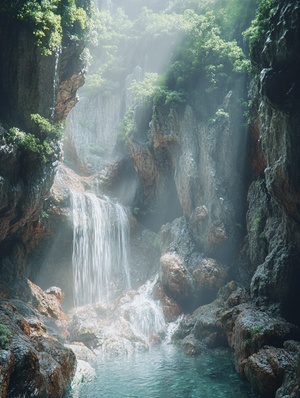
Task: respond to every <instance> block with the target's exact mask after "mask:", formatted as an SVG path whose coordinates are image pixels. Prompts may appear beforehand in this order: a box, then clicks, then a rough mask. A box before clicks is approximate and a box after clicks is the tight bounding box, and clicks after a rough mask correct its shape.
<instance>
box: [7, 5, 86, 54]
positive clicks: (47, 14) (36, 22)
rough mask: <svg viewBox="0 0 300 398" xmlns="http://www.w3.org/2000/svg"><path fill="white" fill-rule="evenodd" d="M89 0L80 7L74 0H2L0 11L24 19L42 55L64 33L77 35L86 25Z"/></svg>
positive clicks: (82, 31)
mask: <svg viewBox="0 0 300 398" xmlns="http://www.w3.org/2000/svg"><path fill="white" fill-rule="evenodd" d="M89 8H90V0H87V1H86V2H85V4H84V6H83V7H80V6H77V5H76V1H75V0H40V1H38V0H27V1H26V0H14V1H8V0H4V3H3V4H2V5H1V6H0V13H2V14H3V13H4V14H7V15H8V16H10V17H12V18H14V19H17V20H20V21H23V22H25V23H26V24H28V25H29V26H30V27H31V29H32V34H33V35H34V36H35V42H36V45H37V46H38V47H40V49H41V54H42V55H50V54H52V52H53V51H55V49H56V48H57V46H58V45H59V43H60V42H61V41H62V38H63V34H66V35H69V36H72V35H73V36H74V35H77V36H78V37H79V38H80V37H81V36H82V35H83V34H84V32H85V30H86V29H87V20H88V17H87V12H86V9H89Z"/></svg>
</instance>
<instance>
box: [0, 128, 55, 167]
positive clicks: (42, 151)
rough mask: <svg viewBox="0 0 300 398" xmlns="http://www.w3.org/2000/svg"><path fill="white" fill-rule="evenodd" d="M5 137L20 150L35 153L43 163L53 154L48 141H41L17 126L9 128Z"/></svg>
mask: <svg viewBox="0 0 300 398" xmlns="http://www.w3.org/2000/svg"><path fill="white" fill-rule="evenodd" d="M5 139H6V142H7V143H9V144H13V145H14V146H16V147H17V148H18V149H20V150H23V151H25V152H32V153H35V154H37V155H38V156H39V157H40V158H41V160H42V162H43V163H46V162H47V161H48V159H49V156H50V155H52V154H53V149H52V147H51V145H50V143H49V142H48V141H46V140H43V141H41V140H40V139H39V138H37V137H35V136H34V135H33V134H31V133H25V132H24V131H21V130H19V129H18V128H17V127H12V128H11V129H9V131H8V132H7V133H6V135H5Z"/></svg>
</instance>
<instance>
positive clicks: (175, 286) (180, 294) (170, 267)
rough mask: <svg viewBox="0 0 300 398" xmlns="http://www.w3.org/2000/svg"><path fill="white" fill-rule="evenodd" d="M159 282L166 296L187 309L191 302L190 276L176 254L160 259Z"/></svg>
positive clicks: (168, 254) (166, 255)
mask: <svg viewBox="0 0 300 398" xmlns="http://www.w3.org/2000/svg"><path fill="white" fill-rule="evenodd" d="M160 261H161V270H160V282H161V284H162V286H163V287H164V289H165V290H166V292H167V294H169V295H170V296H171V297H172V298H174V299H175V300H176V301H177V302H178V303H180V304H181V305H182V306H183V307H187V306H188V305H189V302H190V301H193V300H192V297H193V296H192V295H193V292H192V289H191V286H192V279H191V275H190V273H189V271H188V269H187V267H186V265H185V263H184V261H183V260H182V258H180V256H178V254H176V253H167V254H165V255H163V256H162V257H161V259H160Z"/></svg>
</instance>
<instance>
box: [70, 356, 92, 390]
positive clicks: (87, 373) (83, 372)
mask: <svg viewBox="0 0 300 398" xmlns="http://www.w3.org/2000/svg"><path fill="white" fill-rule="evenodd" d="M95 377H96V371H95V369H94V368H93V367H92V366H91V365H90V364H89V363H88V362H85V361H82V360H81V359H78V360H77V368H76V373H75V376H74V378H73V381H72V388H75V389H76V386H80V384H82V383H89V382H90V381H92V380H93V379H94V378H95Z"/></svg>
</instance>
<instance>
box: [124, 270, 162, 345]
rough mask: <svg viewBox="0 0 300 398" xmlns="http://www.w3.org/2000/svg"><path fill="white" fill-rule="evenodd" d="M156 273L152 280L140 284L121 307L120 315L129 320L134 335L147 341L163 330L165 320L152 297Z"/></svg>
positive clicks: (160, 308)
mask: <svg viewBox="0 0 300 398" xmlns="http://www.w3.org/2000/svg"><path fill="white" fill-rule="evenodd" d="M157 280H158V275H156V277H155V278H154V280H153V281H147V282H146V283H145V284H144V285H142V286H141V287H140V288H139V289H138V291H137V294H136V295H135V296H134V297H133V299H132V301H129V302H128V303H125V304H124V305H123V306H122V307H121V309H120V310H121V313H122V315H123V316H124V317H125V318H126V319H127V320H128V321H129V322H130V324H131V328H132V330H133V332H134V333H135V335H137V336H140V337H141V338H142V339H146V341H147V342H149V341H150V340H151V338H153V337H154V336H155V335H159V334H161V333H163V332H164V330H165V327H166V322H165V318H164V314H163V311H162V307H161V305H160V303H159V301H156V300H154V299H153V298H152V293H153V288H154V286H155V284H156V283H157Z"/></svg>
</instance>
